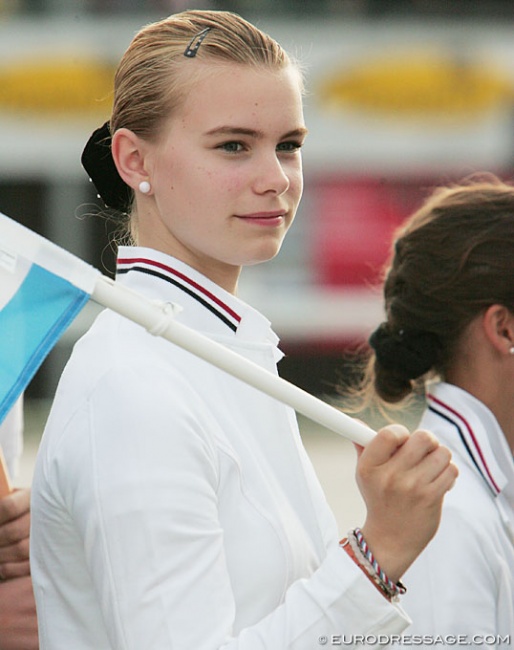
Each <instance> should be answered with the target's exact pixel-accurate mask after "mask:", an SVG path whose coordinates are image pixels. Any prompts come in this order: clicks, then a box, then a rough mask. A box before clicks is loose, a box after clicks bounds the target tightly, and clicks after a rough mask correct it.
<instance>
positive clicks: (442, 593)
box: [366, 174, 514, 644]
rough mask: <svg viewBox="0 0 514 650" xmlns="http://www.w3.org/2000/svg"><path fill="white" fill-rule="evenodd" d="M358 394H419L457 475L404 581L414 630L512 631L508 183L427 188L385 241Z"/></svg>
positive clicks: (513, 379)
mask: <svg viewBox="0 0 514 650" xmlns="http://www.w3.org/2000/svg"><path fill="white" fill-rule="evenodd" d="M384 299H385V311H386V320H385V322H383V323H382V324H381V325H380V326H379V327H378V328H377V329H376V330H375V332H374V333H373V334H372V336H371V338H370V344H371V346H372V348H373V353H372V356H371V360H370V365H369V367H368V376H367V379H366V391H367V394H368V396H370V395H373V394H374V395H375V397H378V398H379V400H381V401H382V404H384V403H385V404H402V403H403V400H404V399H405V398H408V397H409V396H410V395H411V394H412V392H413V391H416V390H417V389H421V392H422V393H424V394H425V395H426V410H425V411H424V414H423V417H422V420H421V424H420V426H421V427H422V428H424V427H426V428H428V429H430V430H431V431H433V432H434V433H435V434H436V435H437V437H438V438H439V440H440V441H441V442H442V443H443V444H444V445H446V446H447V447H448V448H449V449H450V450H451V451H452V454H453V458H454V460H455V462H456V464H457V465H458V467H459V471H460V475H459V480H458V481H457V484H456V487H455V489H454V490H452V491H451V492H450V493H449V494H448V495H447V497H446V498H445V503H444V506H443V516H442V521H441V526H440V529H439V531H438V533H437V535H436V537H435V538H434V540H432V542H431V543H430V544H429V545H428V547H427V548H426V549H425V551H424V552H423V553H422V554H421V556H420V558H419V559H418V560H417V562H416V563H415V564H414V565H413V566H412V568H411V569H410V570H409V571H408V572H407V575H406V577H405V579H406V581H408V584H409V593H408V594H407V595H406V597H405V601H404V602H405V604H406V607H407V608H408V611H409V614H410V615H411V616H412V618H413V621H414V624H413V627H412V630H409V632H410V631H412V632H413V633H420V634H431V635H462V636H463V637H464V636H465V635H467V637H466V639H467V641H469V642H471V643H478V644H480V643H483V642H484V639H485V638H486V637H487V636H488V635H489V637H488V638H489V639H491V638H493V637H492V636H491V635H497V634H503V635H510V634H512V633H514V463H513V460H512V453H513V450H514V187H513V186H512V185H510V184H507V183H504V182H502V181H500V180H499V179H498V178H496V177H495V176H492V175H489V174H487V175H485V174H484V175H482V176H481V177H475V178H472V179H468V180H466V181H463V182H462V183H461V184H458V185H455V186H451V187H441V188H438V189H437V190H436V191H434V193H433V194H432V195H431V196H430V197H429V198H428V200H427V201H426V202H425V204H424V205H423V206H422V207H421V209H420V210H418V211H417V212H416V213H415V214H414V215H413V216H412V217H411V218H410V219H408V220H407V221H406V223H405V224H404V225H403V227H402V228H401V229H400V231H399V232H398V233H397V235H396V237H395V240H394V252H393V255H392V259H391V261H390V264H389V266H388V268H387V271H386V275H385V282H384Z"/></svg>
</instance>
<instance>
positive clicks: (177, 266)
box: [116, 246, 280, 356]
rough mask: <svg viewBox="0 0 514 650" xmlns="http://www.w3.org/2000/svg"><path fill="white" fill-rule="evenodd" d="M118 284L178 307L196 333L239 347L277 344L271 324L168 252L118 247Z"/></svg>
mask: <svg viewBox="0 0 514 650" xmlns="http://www.w3.org/2000/svg"><path fill="white" fill-rule="evenodd" d="M116 279H117V280H119V281H120V282H122V283H123V284H127V285H129V286H131V287H133V288H134V289H135V290H140V291H142V292H144V293H145V295H147V296H149V297H152V298H155V299H158V300H163V301H165V302H173V303H175V304H178V305H180V306H181V307H182V308H183V310H182V311H181V313H180V314H179V316H178V318H179V320H180V321H181V322H183V323H184V324H185V325H188V326H189V327H192V328H193V329H196V330H199V331H204V332H206V333H209V334H211V335H215V336H221V337H226V336H228V337H235V338H236V339H237V340H239V341H241V342H243V341H252V342H267V343H270V344H272V345H273V346H275V347H276V346H277V344H278V340H279V339H278V337H277V335H276V334H275V333H274V332H273V330H272V329H271V325H270V322H269V320H268V319H267V318H265V317H264V316H263V315H262V314H261V313H259V312H258V311H257V310H256V309H253V308H252V307H250V306H249V305H247V304H246V303H245V302H243V301H242V300H240V299H239V298H237V297H236V296H233V295H232V294H230V293H229V292H228V291H225V290H224V289H222V288H221V287H220V286H218V285H217V284H215V283H214V282H212V281H211V280H209V279H208V278H207V277H206V276H204V275H202V274H201V273H199V272H198V271H196V270H195V269H193V268H191V267H190V266H189V265H187V264H185V263H184V262H181V261H180V260H177V259H176V258H174V257H171V256H169V255H166V254H165V253H162V252H160V251H156V250H154V249H151V248H144V247H141V246H120V247H119V250H118V259H117V266H116ZM277 356H280V355H277Z"/></svg>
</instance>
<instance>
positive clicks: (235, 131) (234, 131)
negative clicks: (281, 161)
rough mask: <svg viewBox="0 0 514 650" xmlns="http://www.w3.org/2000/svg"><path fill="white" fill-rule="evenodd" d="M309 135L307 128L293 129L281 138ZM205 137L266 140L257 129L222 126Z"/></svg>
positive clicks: (262, 133)
mask: <svg viewBox="0 0 514 650" xmlns="http://www.w3.org/2000/svg"><path fill="white" fill-rule="evenodd" d="M307 133H308V130H307V129H306V128H305V127H299V128H298V129H293V130H292V131H288V132H287V133H284V135H282V136H281V139H285V138H294V137H304V136H306V135H307ZM205 135H207V136H220V135H222V136H228V135H246V136H248V137H250V138H255V139H256V140H260V139H262V138H264V132H263V131H258V130H256V129H246V128H244V127H240V126H220V127H217V128H215V129H212V130H211V131H207V132H206V134H205Z"/></svg>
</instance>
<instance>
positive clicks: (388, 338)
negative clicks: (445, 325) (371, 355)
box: [369, 323, 441, 379]
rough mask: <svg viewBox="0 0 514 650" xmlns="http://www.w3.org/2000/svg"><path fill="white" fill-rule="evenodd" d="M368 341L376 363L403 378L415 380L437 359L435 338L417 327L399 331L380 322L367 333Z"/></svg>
mask: <svg viewBox="0 0 514 650" xmlns="http://www.w3.org/2000/svg"><path fill="white" fill-rule="evenodd" d="M369 344H370V345H371V347H372V348H373V350H374V351H375V355H376V358H377V361H378V363H379V364H380V365H381V366H382V367H383V368H384V369H385V370H390V371H392V372H395V373H396V374H397V375H398V376H399V377H401V378H404V379H417V378H418V377H421V375H424V374H425V373H426V372H428V371H429V370H430V369H431V368H433V366H434V365H435V363H436V361H437V357H438V355H439V350H440V347H441V346H440V341H439V337H438V336H437V335H436V334H433V333H432V332H424V331H421V330H399V331H398V332H397V333H392V332H391V331H390V329H389V325H388V324H387V323H382V324H381V325H379V327H378V328H377V329H376V330H375V331H374V332H373V333H372V334H371V336H370V338H369Z"/></svg>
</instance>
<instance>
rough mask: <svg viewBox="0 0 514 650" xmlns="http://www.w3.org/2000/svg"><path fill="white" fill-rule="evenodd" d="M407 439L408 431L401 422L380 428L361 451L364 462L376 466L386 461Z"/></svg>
mask: <svg viewBox="0 0 514 650" xmlns="http://www.w3.org/2000/svg"><path fill="white" fill-rule="evenodd" d="M408 439H409V431H408V430H407V429H406V428H405V427H404V426H402V425H401V424H390V425H389V426H387V427H384V428H382V429H380V430H379V431H378V432H377V435H376V436H375V437H374V438H373V440H372V441H371V442H370V443H369V444H368V446H367V447H366V449H365V451H363V452H362V455H365V457H366V461H365V462H366V464H369V466H370V467H378V466H380V465H383V464H384V463H387V462H388V461H389V460H390V459H391V457H392V456H393V455H394V454H395V453H396V452H397V451H398V448H399V447H401V446H402V445H403V444H404V443H405V442H406V441H407V440H408Z"/></svg>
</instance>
